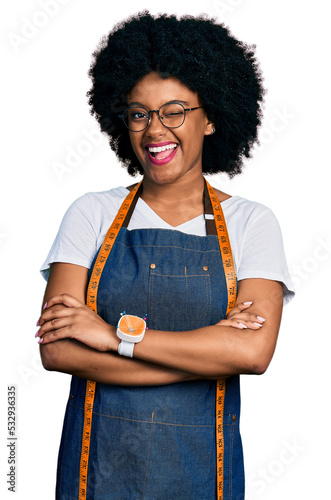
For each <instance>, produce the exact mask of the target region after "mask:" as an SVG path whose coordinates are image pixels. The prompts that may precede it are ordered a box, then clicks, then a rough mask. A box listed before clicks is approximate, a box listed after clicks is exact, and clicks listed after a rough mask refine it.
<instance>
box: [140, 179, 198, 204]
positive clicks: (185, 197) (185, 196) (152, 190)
mask: <svg viewBox="0 0 331 500" xmlns="http://www.w3.org/2000/svg"><path fill="white" fill-rule="evenodd" d="M203 189H204V179H203V176H202V173H201V172H198V173H195V172H192V173H190V174H187V175H184V176H183V177H181V178H180V179H177V180H176V181H174V182H170V183H167V184H157V183H155V182H153V180H151V179H150V178H149V177H146V176H145V177H144V179H143V196H142V197H143V199H144V200H145V201H147V200H148V199H149V200H150V199H157V200H159V201H160V202H161V201H162V202H164V203H166V202H167V201H169V202H174V201H175V202H176V203H178V204H179V203H187V202H190V201H191V200H192V201H193V200H197V199H201V200H202V194H203Z"/></svg>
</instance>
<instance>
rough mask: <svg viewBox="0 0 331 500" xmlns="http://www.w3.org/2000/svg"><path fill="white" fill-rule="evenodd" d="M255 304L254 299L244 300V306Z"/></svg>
mask: <svg viewBox="0 0 331 500" xmlns="http://www.w3.org/2000/svg"><path fill="white" fill-rule="evenodd" d="M252 304H253V302H252V301H248V302H244V306H251V305H252Z"/></svg>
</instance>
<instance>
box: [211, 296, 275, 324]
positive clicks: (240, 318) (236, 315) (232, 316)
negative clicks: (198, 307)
mask: <svg viewBox="0 0 331 500" xmlns="http://www.w3.org/2000/svg"><path fill="white" fill-rule="evenodd" d="M252 304H253V302H251V301H249V302H242V303H238V304H236V305H235V307H234V308H233V309H231V311H230V312H229V313H228V315H227V317H226V319H222V320H221V321H219V322H218V323H216V324H217V325H222V326H231V327H232V328H237V329H238V330H244V329H246V328H250V329H251V330H259V329H260V328H261V327H262V326H263V324H264V322H265V318H262V317H261V316H257V315H255V314H252V313H250V312H248V311H247V310H248V309H249V308H250V307H251V306H252Z"/></svg>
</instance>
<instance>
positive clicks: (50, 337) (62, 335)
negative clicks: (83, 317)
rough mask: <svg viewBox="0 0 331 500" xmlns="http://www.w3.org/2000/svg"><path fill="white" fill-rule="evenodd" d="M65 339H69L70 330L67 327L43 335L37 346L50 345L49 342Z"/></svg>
mask: <svg viewBox="0 0 331 500" xmlns="http://www.w3.org/2000/svg"><path fill="white" fill-rule="evenodd" d="M67 338H71V335H70V329H69V328H68V327H64V328H59V329H57V330H52V331H50V332H46V333H44V334H43V335H42V337H40V338H39V340H38V344H43V345H45V344H50V343H51V342H56V341H57V340H63V339H67Z"/></svg>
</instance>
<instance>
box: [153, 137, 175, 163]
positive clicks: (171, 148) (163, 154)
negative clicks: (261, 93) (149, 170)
mask: <svg viewBox="0 0 331 500" xmlns="http://www.w3.org/2000/svg"><path fill="white" fill-rule="evenodd" d="M145 149H146V151H147V153H148V156H149V159H150V160H151V162H152V163H154V164H155V165H164V164H165V163H168V162H169V161H171V160H172V159H173V157H174V156H175V154H176V152H177V149H178V144H176V143H174V142H172V143H169V144H164V145H162V146H154V145H147V146H145Z"/></svg>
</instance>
